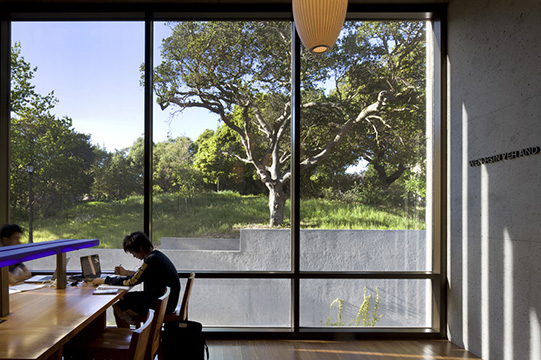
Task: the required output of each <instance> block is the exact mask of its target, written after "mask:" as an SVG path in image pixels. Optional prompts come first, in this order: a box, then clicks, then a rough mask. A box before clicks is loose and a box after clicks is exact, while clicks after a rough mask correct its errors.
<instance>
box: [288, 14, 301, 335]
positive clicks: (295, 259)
mask: <svg viewBox="0 0 541 360" xmlns="http://www.w3.org/2000/svg"><path fill="white" fill-rule="evenodd" d="M300 49H301V47H300V38H299V35H298V34H297V31H296V29H295V24H294V23H292V24H291V184H290V185H291V191H290V197H291V262H292V270H293V279H292V284H291V286H292V291H291V296H292V299H291V305H292V309H291V310H292V311H291V316H292V320H293V331H294V332H295V333H298V332H299V329H300V290H299V289H300V259H301V254H300V216H299V214H300V211H299V204H300V199H299V197H300V164H299V155H300V114H301V110H300V106H301V85H300V82H301V81H300V62H301V61H300V59H301V57H300Z"/></svg>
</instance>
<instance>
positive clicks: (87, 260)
mask: <svg viewBox="0 0 541 360" xmlns="http://www.w3.org/2000/svg"><path fill="white" fill-rule="evenodd" d="M81 270H82V271H83V278H84V279H95V278H98V277H100V276H101V266H100V257H99V256H98V255H88V256H81Z"/></svg>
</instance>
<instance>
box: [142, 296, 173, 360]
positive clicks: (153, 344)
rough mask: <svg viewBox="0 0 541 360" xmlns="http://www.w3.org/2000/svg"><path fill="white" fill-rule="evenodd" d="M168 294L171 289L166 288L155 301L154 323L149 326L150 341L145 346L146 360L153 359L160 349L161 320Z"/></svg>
mask: <svg viewBox="0 0 541 360" xmlns="http://www.w3.org/2000/svg"><path fill="white" fill-rule="evenodd" d="M170 294H171V288H170V287H169V286H167V287H166V288H165V293H164V294H163V295H162V296H160V297H159V298H158V300H156V306H155V307H154V321H153V322H152V325H151V330H150V339H149V342H148V346H147V355H146V358H147V359H154V355H156V353H157V352H158V348H159V347H160V337H161V330H162V325H163V318H164V316H165V309H166V308H167V303H168V302H169V295H170Z"/></svg>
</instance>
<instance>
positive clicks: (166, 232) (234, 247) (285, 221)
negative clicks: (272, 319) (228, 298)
mask: <svg viewBox="0 0 541 360" xmlns="http://www.w3.org/2000/svg"><path fill="white" fill-rule="evenodd" d="M154 33H155V39H154V44H155V49H156V50H155V54H154V63H155V70H154V89H155V105H154V106H155V110H154V115H155V118H154V129H155V131H154V134H156V133H160V134H164V135H165V136H164V137H162V138H160V139H156V138H155V143H154V158H153V160H154V175H153V179H154V182H153V194H154V198H153V205H154V206H153V223H154V226H153V229H154V231H153V239H154V241H155V242H156V243H159V244H160V245H161V248H162V249H163V250H167V251H168V254H169V256H170V257H171V258H173V260H174V262H175V263H176V264H177V267H178V268H179V269H181V270H188V271H198V270H215V271H216V270H218V271H220V270H221V271H223V270H229V271H230V270H235V271H289V270H290V269H291V263H290V261H289V260H288V259H289V258H290V255H289V254H290V249H291V245H290V243H291V241H290V238H291V236H290V232H289V231H288V230H287V229H288V227H289V222H290V221H289V207H288V206H287V204H288V203H289V202H288V200H289V197H290V194H289V182H290V174H291V169H290V167H291V161H290V160H291V151H290V147H291V145H290V144H291V138H290V124H291V93H290V87H291V85H290V84H291V80H290V78H291V65H290V64H291V55H290V48H291V40H290V37H291V23H290V22H277V21H264V22H254V21H182V22H169V23H158V22H157V23H155V26H154ZM254 300H255V299H254Z"/></svg>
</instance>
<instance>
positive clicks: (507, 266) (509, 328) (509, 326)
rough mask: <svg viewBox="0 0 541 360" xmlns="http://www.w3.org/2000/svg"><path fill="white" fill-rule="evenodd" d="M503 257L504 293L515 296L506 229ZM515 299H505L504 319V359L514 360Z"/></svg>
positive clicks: (511, 253)
mask: <svg viewBox="0 0 541 360" xmlns="http://www.w3.org/2000/svg"><path fill="white" fill-rule="evenodd" d="M503 249H504V251H503V256H504V259H503V261H504V275H503V276H504V278H503V293H504V294H514V293H515V290H514V287H513V275H514V274H513V256H514V255H513V243H512V241H511V235H509V230H508V229H504V232H503ZM513 299H514V297H513V296H504V298H503V301H504V303H503V318H504V324H505V326H504V327H503V332H504V333H503V337H504V344H503V351H504V354H503V355H504V357H503V358H504V359H506V360H507V359H508V360H513V351H514V349H513V343H514V342H513V332H514V328H513V325H514V316H513V315H514V313H515V309H514V305H515V303H514V301H513Z"/></svg>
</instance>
